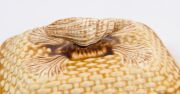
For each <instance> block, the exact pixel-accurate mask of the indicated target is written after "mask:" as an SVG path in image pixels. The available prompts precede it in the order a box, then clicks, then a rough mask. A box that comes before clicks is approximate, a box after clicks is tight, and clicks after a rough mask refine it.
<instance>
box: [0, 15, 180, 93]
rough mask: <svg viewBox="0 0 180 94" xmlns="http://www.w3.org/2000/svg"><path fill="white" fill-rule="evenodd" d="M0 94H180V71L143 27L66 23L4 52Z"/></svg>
mask: <svg viewBox="0 0 180 94" xmlns="http://www.w3.org/2000/svg"><path fill="white" fill-rule="evenodd" d="M0 94H180V68H179V67H178V66H177V65H176V63H175V61H174V59H173V58H172V57H171V55H170V54H169V52H168V51H167V49H166V48H165V47H164V45H163V44H162V42H161V40H160V39H159V38H158V37H157V36H156V34H155V33H154V32H153V30H152V29H150V28H149V27H147V26H146V25H144V24H142V23H138V22H134V21H129V20H124V19H94V18H67V19H61V20H58V21H56V22H54V23H52V24H50V25H47V26H42V27H39V28H35V29H32V30H28V31H26V32H24V33H22V34H20V35H17V36H14V37H12V38H10V39H7V40H6V41H5V42H4V43H3V44H2V45H1V46H0Z"/></svg>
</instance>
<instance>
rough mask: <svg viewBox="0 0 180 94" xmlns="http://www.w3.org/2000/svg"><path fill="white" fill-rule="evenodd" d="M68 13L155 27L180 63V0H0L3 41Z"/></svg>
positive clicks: (0, 24) (0, 28)
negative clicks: (120, 19)
mask: <svg viewBox="0 0 180 94" xmlns="http://www.w3.org/2000/svg"><path fill="white" fill-rule="evenodd" d="M66 17H95V18H104V17H106V18H107V17H108V18H109V17H110V18H112V17H115V18H125V19H131V20H135V21H139V22H143V23H145V24H147V25H148V26H150V27H151V28H153V29H154V30H155V31H156V33H157V34H158V36H159V37H160V38H161V39H162V41H163V43H164V44H165V45H166V47H167V48H168V49H169V51H170V53H171V54H172V55H173V56H174V57H175V59H176V61H177V62H179V64H180V50H179V49H180V42H179V41H180V33H179V32H180V0H0V43H2V42H3V41H4V40H6V39H7V38H9V37H12V36H13V35H16V34H20V33H22V32H24V31H25V30H27V29H31V28H35V27H38V26H42V25H47V24H49V23H51V22H53V21H55V20H57V19H60V18H66Z"/></svg>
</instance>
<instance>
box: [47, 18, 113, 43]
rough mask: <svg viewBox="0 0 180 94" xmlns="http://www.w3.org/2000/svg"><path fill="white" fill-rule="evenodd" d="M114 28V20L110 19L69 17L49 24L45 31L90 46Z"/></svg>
mask: <svg viewBox="0 0 180 94" xmlns="http://www.w3.org/2000/svg"><path fill="white" fill-rule="evenodd" d="M113 29H114V22H113V21H112V20H108V19H101V20H100V19H94V18H67V19H62V20H58V21H56V22H54V23H52V24H50V25H48V26H47V27H46V29H45V31H46V33H47V35H48V36H51V37H56V38H64V39H67V40H68V41H72V42H74V43H75V44H77V45H80V46H88V45H90V44H93V43H96V42H97V41H99V40H100V39H102V38H103V37H105V36H107V35H108V34H111V33H112V31H113Z"/></svg>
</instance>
